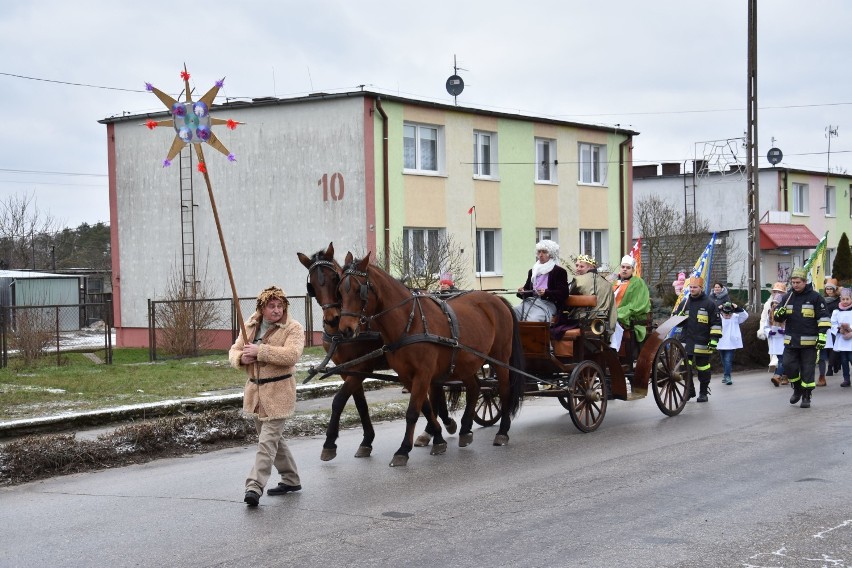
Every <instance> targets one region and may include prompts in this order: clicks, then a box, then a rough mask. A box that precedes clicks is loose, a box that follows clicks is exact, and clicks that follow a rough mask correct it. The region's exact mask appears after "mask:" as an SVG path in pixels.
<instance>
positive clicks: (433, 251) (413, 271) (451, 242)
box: [376, 233, 471, 291]
mask: <svg viewBox="0 0 852 568" xmlns="http://www.w3.org/2000/svg"><path fill="white" fill-rule="evenodd" d="M463 250H464V249H463V248H462V247H461V246H459V245H458V244H457V243H456V241H455V239H453V237H452V235H446V234H443V233H439V234H437V235H435V237H433V238H431V239H428V242H425V241H424V242H414V243H410V242H408V241H406V240H404V239H402V238H401V239H399V240H397V241H394V242H393V243H391V245H390V251H389V256H390V258H389V262H388V266H389V267H390V272H391V274H394V275H396V276H399V277H401V278H403V280H404V281H405V284H406V286H408V287H409V288H417V289H419V290H428V291H435V290H437V289H438V283H439V282H440V280H441V275H443V274H450V275H452V279H453V281H454V283H455V285H456V288H467V287H468V283H467V275H468V274H469V273H470V266H471V263H470V260H469V259H468V258H467V256H466V255H465V253H464V252H463ZM383 260H384V259H382V258H377V259H376V264H378V265H379V266H382V265H383Z"/></svg>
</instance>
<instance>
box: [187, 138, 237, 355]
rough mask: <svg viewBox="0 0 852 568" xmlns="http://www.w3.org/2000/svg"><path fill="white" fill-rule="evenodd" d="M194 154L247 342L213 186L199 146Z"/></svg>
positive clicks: (197, 145) (199, 145) (196, 146)
mask: <svg viewBox="0 0 852 568" xmlns="http://www.w3.org/2000/svg"><path fill="white" fill-rule="evenodd" d="M193 146H194V147H195V153H196V154H197V155H198V163H199V164H203V165H204V167H202V168H201V174H202V175H203V176H204V183H206V184H207V195H208V196H209V197H210V207H211V208H212V209H213V219H214V220H215V221H216V231H217V232H218V233H219V244H220V245H221V246H222V256H224V257H225V269H226V270H227V271H228V281H229V282H230V283H231V294H232V296H233V299H234V306H235V307H236V309H237V320H238V321H239V324H240V333H241V334H242V338H243V343H246V342H248V333H246V322H245V319H244V318H243V311H242V310H241V309H240V298H239V296H238V295H237V286H236V284H234V273H233V271H232V270H231V261H230V259H229V258H228V248H227V247H226V246H225V236H224V235H223V234H222V223H220V222H219V210H218V209H216V199H215V198H214V197H213V185H212V184H211V183H210V174H208V173H207V163H206V162H205V161H204V151H203V150H202V149H201V144H193Z"/></svg>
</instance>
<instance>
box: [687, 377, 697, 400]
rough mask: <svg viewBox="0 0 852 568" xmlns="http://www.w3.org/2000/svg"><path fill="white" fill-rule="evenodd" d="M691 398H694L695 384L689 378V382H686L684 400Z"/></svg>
mask: <svg viewBox="0 0 852 568" xmlns="http://www.w3.org/2000/svg"><path fill="white" fill-rule="evenodd" d="M691 398H695V382H694V381H693V380H692V377H689V380H688V381H686V400H689V399H691Z"/></svg>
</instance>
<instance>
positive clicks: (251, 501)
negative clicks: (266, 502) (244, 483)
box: [243, 490, 260, 507]
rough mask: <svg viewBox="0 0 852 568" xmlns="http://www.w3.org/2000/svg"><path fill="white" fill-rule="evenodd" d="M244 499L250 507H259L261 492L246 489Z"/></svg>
mask: <svg viewBox="0 0 852 568" xmlns="http://www.w3.org/2000/svg"><path fill="white" fill-rule="evenodd" d="M243 501H245V502H246V505H248V506H249V507H257V505H258V504H259V503H260V494H259V493H257V492H255V491H251V490H249V491H246V496H245V497H243Z"/></svg>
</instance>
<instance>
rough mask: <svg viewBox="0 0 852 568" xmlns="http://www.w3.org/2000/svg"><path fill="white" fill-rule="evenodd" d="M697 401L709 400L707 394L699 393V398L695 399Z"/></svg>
mask: <svg viewBox="0 0 852 568" xmlns="http://www.w3.org/2000/svg"><path fill="white" fill-rule="evenodd" d="M695 402H707V395H706V394H699V395H698V398H696V399H695Z"/></svg>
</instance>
